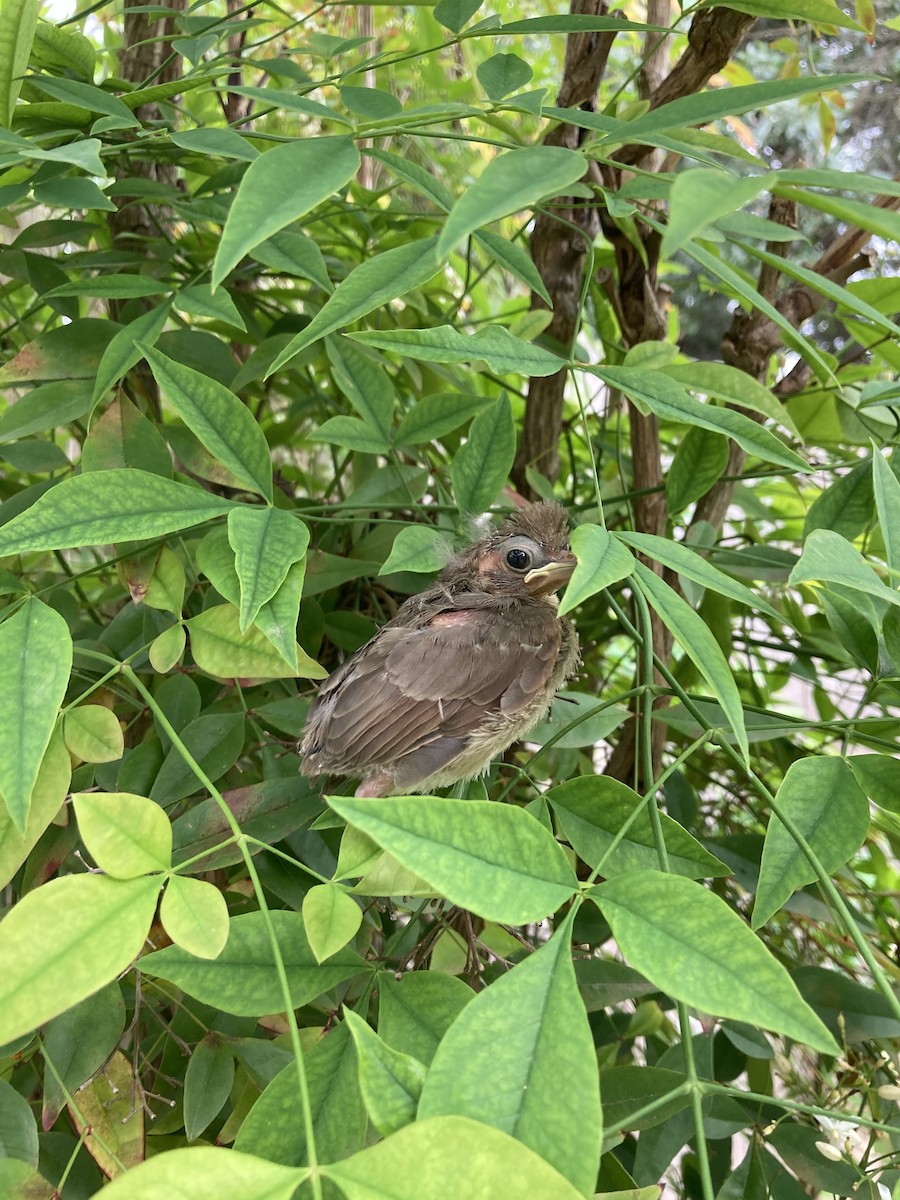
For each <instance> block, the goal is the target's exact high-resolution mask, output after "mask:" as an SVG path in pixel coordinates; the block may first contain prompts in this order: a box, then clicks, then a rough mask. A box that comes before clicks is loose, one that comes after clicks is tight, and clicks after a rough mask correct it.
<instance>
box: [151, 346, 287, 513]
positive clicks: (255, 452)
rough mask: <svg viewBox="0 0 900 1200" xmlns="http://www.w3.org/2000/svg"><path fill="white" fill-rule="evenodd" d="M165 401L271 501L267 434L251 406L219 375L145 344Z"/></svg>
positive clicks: (213, 452)
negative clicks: (209, 372) (217, 377)
mask: <svg viewBox="0 0 900 1200" xmlns="http://www.w3.org/2000/svg"><path fill="white" fill-rule="evenodd" d="M140 349H141V352H142V354H143V355H144V358H146V360H147V362H148V363H149V364H150V369H151V370H152V371H153V374H154V377H155V378H156V382H157V383H158V384H159V386H160V388H161V389H162V391H163V394H164V395H165V398H166V400H167V401H168V403H169V404H170V405H171V406H172V408H173V409H174V410H175V412H176V413H177V414H178V415H179V417H181V419H182V420H183V421H184V423H185V425H187V427H188V428H189V429H190V430H191V432H192V433H194V434H196V436H197V437H198V438H199V440H200V441H201V442H202V443H203V445H204V446H205V447H206V449H207V450H208V451H209V452H210V454H211V455H212V456H213V457H214V458H215V459H217V460H218V461H219V462H220V463H222V465H223V466H224V467H226V468H227V469H228V470H229V471H231V473H232V474H233V475H235V476H237V478H238V479H240V480H242V481H243V483H244V484H246V486H247V487H248V488H250V489H251V491H254V492H259V494H260V495H261V496H263V497H264V498H265V499H266V500H268V501H269V503H270V504H271V502H272V464H271V462H270V461H269V447H268V444H267V443H266V437H265V434H264V433H263V431H262V430H261V429H260V427H259V426H258V425H257V423H256V421H255V420H254V419H253V415H252V414H251V412H250V410H249V409H248V408H247V406H246V405H244V404H242V403H241V401H240V400H239V399H238V398H237V396H235V394H234V392H231V391H229V390H228V388H227V387H224V386H223V385H222V384H221V383H218V382H217V381H216V380H215V379H210V377H209V376H208V375H203V374H202V373H201V372H200V371H195V370H194V369H193V368H192V367H186V366H184V364H183V363H179V362H175V360H174V359H172V358H168V357H167V356H166V355H165V354H162V353H160V351H159V350H154V349H151V348H150V347H149V346H143V345H142V346H141V347H140Z"/></svg>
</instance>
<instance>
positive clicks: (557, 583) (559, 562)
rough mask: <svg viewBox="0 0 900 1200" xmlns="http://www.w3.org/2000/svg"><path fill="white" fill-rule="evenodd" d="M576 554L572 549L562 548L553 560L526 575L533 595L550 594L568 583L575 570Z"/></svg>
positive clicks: (528, 586) (526, 584)
mask: <svg viewBox="0 0 900 1200" xmlns="http://www.w3.org/2000/svg"><path fill="white" fill-rule="evenodd" d="M575 563H576V559H575V555H574V554H573V553H572V551H571V550H561V551H560V552H559V554H558V555H557V556H556V558H554V559H553V560H552V561H551V562H548V563H547V564H546V565H545V566H543V567H536V568H535V569H534V570H533V571H529V572H528V574H527V575H526V576H525V586H526V587H527V588H528V590H529V592H531V594H532V595H533V596H549V595H550V593H551V592H555V591H556V590H557V588H561V587H562V585H563V584H564V583H568V582H569V580H570V579H571V577H572V572H573V571H574V570H575Z"/></svg>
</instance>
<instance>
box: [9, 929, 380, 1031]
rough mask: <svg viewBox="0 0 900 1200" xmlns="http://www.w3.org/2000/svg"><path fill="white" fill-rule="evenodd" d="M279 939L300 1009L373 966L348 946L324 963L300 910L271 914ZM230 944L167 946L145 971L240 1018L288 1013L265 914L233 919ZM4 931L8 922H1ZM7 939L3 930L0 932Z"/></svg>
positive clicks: (149, 957) (293, 1004)
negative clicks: (214, 953) (203, 951)
mask: <svg viewBox="0 0 900 1200" xmlns="http://www.w3.org/2000/svg"><path fill="white" fill-rule="evenodd" d="M269 919H270V920H271V922H272V926H273V928H274V930H275V939H276V942H277V943H278V946H279V949H280V951H281V956H282V958H283V960H284V965H285V970H286V972H287V981H288V991H289V993H290V1003H291V1007H293V1008H299V1007H300V1005H302V1004H308V1003H309V1002H310V1001H311V1000H314V999H315V998H316V996H319V995H321V994H322V993H323V992H327V991H329V989H331V988H333V987H335V986H336V985H337V984H339V983H342V982H343V981H344V980H345V979H350V978H351V977H352V976H354V975H358V974H361V973H363V972H365V971H366V970H367V967H366V964H365V963H364V962H363V960H362V959H361V958H360V957H359V955H358V954H354V953H353V952H352V951H351V950H343V951H342V952H341V953H340V954H338V955H334V956H332V958H330V959H329V961H328V962H327V963H324V964H322V965H319V963H317V962H316V959H315V955H314V954H313V952H312V950H311V949H310V946H309V942H308V941H307V940H306V932H305V930H304V926H303V917H302V916H301V915H300V913H295V912H285V911H282V910H280V909H277V910H274V911H272V912H270V913H269ZM228 925H229V933H228V940H227V942H226V943H225V948H224V950H223V951H222V952H221V954H220V955H219V956H218V958H216V959H205V958H199V957H197V956H195V955H193V954H190V953H189V952H188V951H187V950H183V949H181V947H179V946H166V948H165V949H164V950H157V951H155V952H154V953H153V954H148V955H146V956H145V957H144V958H142V959H141V970H142V971H145V972H146V973H147V974H148V975H152V976H154V978H158V979H168V980H169V982H170V983H174V984H175V985H176V987H180V988H182V990H183V991H185V992H187V993H188V995H190V996H193V997H194V998H195V999H197V1000H199V1001H200V1002H201V1003H203V1004H212V1005H213V1006H214V1007H215V1008H216V1009H218V1010H219V1011H221V1012H228V1013H234V1014H235V1015H236V1016H239V1017H258V1016H261V1015H262V1014H263V1013H274V1012H283V1011H284V997H283V995H282V992H281V985H280V983H279V981H278V972H277V971H276V969H275V960H274V958H273V954H272V946H271V943H270V942H269V934H268V931H267V928H266V918H265V914H263V913H260V912H251V913H244V914H243V915H242V916H238V917H232V918H231V920H230V921H229V923H228ZM0 930H2V926H0ZM0 937H2V934H0Z"/></svg>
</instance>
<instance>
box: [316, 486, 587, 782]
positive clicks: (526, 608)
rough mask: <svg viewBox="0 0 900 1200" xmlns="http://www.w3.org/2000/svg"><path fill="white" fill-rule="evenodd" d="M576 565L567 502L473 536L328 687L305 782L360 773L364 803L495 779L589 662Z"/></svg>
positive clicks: (543, 505)
mask: <svg viewBox="0 0 900 1200" xmlns="http://www.w3.org/2000/svg"><path fill="white" fill-rule="evenodd" d="M574 568H575V557H574V555H573V554H572V552H571V550H570V549H569V527H568V521H567V519H566V514H565V512H564V510H563V508H562V507H561V506H560V505H559V504H557V503H556V502H555V501H540V502H539V503H537V504H529V505H527V506H526V507H524V508H522V509H520V510H519V511H518V512H515V513H513V514H512V516H510V517H508V518H507V519H506V520H505V521H504V522H503V524H502V525H501V526H500V528H499V529H496V530H493V531H492V532H491V533H489V534H487V535H486V536H485V537H482V538H480V539H479V540H478V541H476V542H473V543H472V545H470V546H468V547H467V548H466V549H465V550H463V551H462V552H461V553H460V554H458V555H457V556H456V557H455V558H454V559H453V560H452V562H451V563H450V564H449V565H448V566H447V567H445V568H444V570H443V571H442V572H441V574H440V575H439V576H438V578H437V579H436V580H435V582H434V583H433V584H432V586H431V587H429V588H428V589H427V590H426V591H424V592H422V593H420V595H418V596H412V597H410V599H409V600H407V601H406V603H405V604H403V605H402V607H401V608H400V610H399V611H398V613H397V615H396V616H395V617H394V618H393V620H391V621H389V622H388V623H387V625H385V626H384V627H383V628H382V629H380V630H379V631H378V633H376V634H375V636H374V637H373V638H372V640H371V641H370V642H367V643H366V645H365V646H363V647H362V648H361V649H360V650H357V651H356V653H355V654H353V655H351V657H350V658H348V659H347V661H346V662H345V663H343V664H342V665H341V666H340V667H338V669H337V670H336V671H335V672H334V673H333V674H332V675H331V676H329V678H328V679H326V680H325V682H324V683H323V684H322V686H321V688H320V689H319V694H318V696H317V697H316V700H315V702H314V704H313V706H312V708H311V710H310V713H309V717H308V718H307V722H306V730H305V733H304V737H303V741H302V742H301V745H300V753H301V755H302V758H303V764H302V770H303V772H304V774H306V775H308V776H310V778H314V777H315V776H317V775H348V776H351V777H353V778H359V779H361V780H362V782H361V783H360V785H359V787H358V788H357V790H356V794H357V796H388V795H407V794H411V793H412V794H414V793H418V792H427V791H431V790H432V789H434V788H436V787H442V786H444V785H445V784H450V783H456V782H457V781H458V780H461V779H472V778H474V777H475V776H476V775H480V774H482V772H484V771H486V770H487V768H488V766H489V765H490V762H491V759H493V758H494V757H495V756H496V755H498V754H500V753H501V752H502V751H503V750H505V749H506V748H507V746H509V745H511V743H512V742H514V741H515V740H516V739H517V738H519V737H522V736H523V735H524V734H525V733H527V732H528V730H529V729H530V728H531V727H532V725H534V724H535V722H537V721H538V720H539V719H540V718H541V717H542V716H543V715H544V713H545V712H546V710H547V708H548V706H549V704H550V701H551V700H552V699H553V695H554V693H555V692H556V690H557V689H558V688H559V687H560V686H561V685H562V684H563V682H564V681H565V680H566V679H567V678H568V677H569V676H570V675H571V674H572V672H573V671H574V670H575V668H576V667H577V665H578V661H579V659H578V635H577V634H576V632H575V629H574V627H573V626H572V623H571V622H570V621H569V620H568V619H567V618H565V617H560V616H559V615H558V613H557V600H556V596H555V592H556V590H557V588H559V587H561V586H562V584H564V583H565V582H566V581H567V580H568V579H569V577H570V576H571V574H572V571H573V570H574Z"/></svg>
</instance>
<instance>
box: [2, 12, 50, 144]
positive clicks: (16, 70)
mask: <svg viewBox="0 0 900 1200" xmlns="http://www.w3.org/2000/svg"><path fill="white" fill-rule="evenodd" d="M40 10H41V6H40V3H39V2H38V0H6V3H4V5H3V7H2V9H0V127H2V128H3V129H9V128H10V127H11V126H12V123H13V113H14V111H15V108H16V102H17V101H18V99H19V92H20V91H21V90H22V83H23V81H24V79H25V73H26V71H27V69H28V59H29V57H30V55H31V47H32V44H33V42H34V35H35V30H36V29H37V22H38V14H39V13H40Z"/></svg>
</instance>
